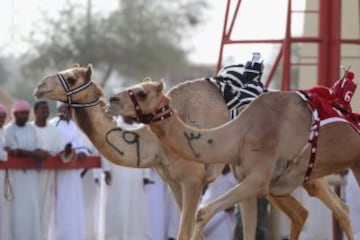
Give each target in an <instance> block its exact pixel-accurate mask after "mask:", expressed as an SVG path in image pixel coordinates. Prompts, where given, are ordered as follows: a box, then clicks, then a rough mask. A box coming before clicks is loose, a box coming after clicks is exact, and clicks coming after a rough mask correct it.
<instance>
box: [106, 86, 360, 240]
mask: <svg viewBox="0 0 360 240" xmlns="http://www.w3.org/2000/svg"><path fill="white" fill-rule="evenodd" d="M163 88H164V83H163V82H162V81H155V82H152V81H144V82H142V83H139V84H136V85H134V86H132V87H129V88H127V89H125V90H124V91H122V92H120V93H118V94H115V95H114V96H113V97H111V98H110V105H109V107H108V109H107V111H108V112H109V113H112V114H114V113H115V114H120V115H122V116H126V117H134V118H136V117H137V115H138V112H137V111H135V107H136V108H137V109H140V110H141V112H142V113H143V114H148V113H154V109H155V106H156V107H157V108H162V109H165V111H163V112H157V113H156V114H154V118H155V119H161V121H152V122H149V126H150V128H151V130H152V131H153V132H154V133H155V134H156V135H157V136H158V138H159V139H160V141H162V142H163V143H164V144H166V145H167V146H168V147H169V148H171V149H172V150H173V151H175V152H177V153H178V154H180V155H181V156H183V157H184V158H185V159H187V160H191V161H193V162H197V163H226V164H230V165H231V167H232V170H233V173H234V174H235V176H236V178H237V179H238V181H239V184H238V185H237V186H236V187H234V188H233V189H232V190H230V191H229V192H227V193H226V194H224V195H223V196H221V197H219V198H218V199H216V200H214V201H213V202H211V203H209V204H208V205H206V206H204V207H203V208H201V209H200V210H199V211H198V214H197V223H196V226H195V230H194V233H193V236H192V239H194V240H195V239H197V238H198V236H199V234H200V233H201V231H202V229H203V227H204V225H205V224H206V223H207V222H208V220H209V219H210V218H211V216H213V214H215V213H216V212H218V211H221V210H224V209H226V208H228V207H230V206H232V205H233V204H235V203H237V202H242V201H248V199H252V198H254V197H258V196H269V195H270V196H271V197H274V196H277V197H280V196H284V195H288V194H290V193H291V192H292V191H293V190H294V189H295V188H296V187H298V186H301V185H303V186H304V187H305V188H306V189H308V190H310V189H311V190H313V192H312V193H314V192H316V191H318V189H317V187H316V186H315V185H314V183H318V179H320V178H321V177H324V176H326V175H328V174H331V173H334V172H336V171H340V170H344V169H345V168H347V167H350V168H351V169H352V171H353V172H354V175H355V176H356V179H357V180H358V182H359V181H360V162H359V161H357V160H358V159H359V157H360V150H358V148H357V147H356V146H359V144H360V137H359V134H358V133H357V132H356V131H354V129H353V128H352V127H351V126H350V125H349V124H347V123H343V122H342V123H333V124H329V125H325V126H323V127H321V136H320V138H319V141H318V149H317V156H316V161H315V164H314V165H311V164H310V165H309V166H308V162H309V156H310V151H311V148H310V147H309V144H308V138H309V135H310V127H311V123H312V113H311V111H310V110H309V108H308V106H307V105H306V104H305V102H304V101H303V100H301V99H300V97H299V96H298V95H297V94H296V93H295V92H269V93H266V94H264V95H262V96H260V97H258V98H257V99H256V100H254V101H253V102H252V103H250V104H249V105H248V107H246V108H245V110H244V111H243V112H241V113H240V115H239V116H238V117H237V118H236V119H234V120H233V121H231V122H228V123H226V124H224V125H222V126H219V127H216V128H213V129H208V130H205V129H204V130H199V129H196V128H193V127H191V126H188V125H186V123H184V122H183V121H182V120H181V118H179V116H178V114H177V112H176V111H173V108H172V103H171V100H170V98H171V97H168V96H166V95H164V93H163ZM139 96H141V98H139ZM176 110H177V109H176ZM313 150H314V149H313ZM315 150H316V149H315ZM309 169H312V174H311V175H306V172H308V170H309ZM305 177H306V179H305V180H306V181H305V183H304V178H305ZM327 196H328V197H329V198H331V197H333V199H327V201H328V202H327V203H325V204H327V206H329V208H330V209H332V210H333V211H334V210H335V211H336V208H337V207H336V204H339V205H338V206H341V205H342V204H340V202H339V201H337V200H336V199H337V196H336V195H335V194H333V193H331V194H330V193H328V195H327ZM323 200H324V199H323ZM248 211H252V212H255V213H256V208H253V209H251V210H248ZM339 220H340V224H341V225H342V227H343V228H344V229H346V228H347V227H349V226H348V224H349V222H346V221H348V220H346V221H345V222H342V220H343V219H339ZM247 222H249V221H248V219H247ZM249 226H251V227H252V228H254V227H255V224H252V225H249ZM348 236H349V237H350V238H352V234H350V233H349V234H348ZM249 239H250V238H249Z"/></svg>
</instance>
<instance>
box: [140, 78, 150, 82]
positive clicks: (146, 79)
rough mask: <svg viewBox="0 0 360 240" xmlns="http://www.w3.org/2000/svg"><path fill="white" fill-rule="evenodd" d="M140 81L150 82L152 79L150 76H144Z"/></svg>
mask: <svg viewBox="0 0 360 240" xmlns="http://www.w3.org/2000/svg"><path fill="white" fill-rule="evenodd" d="M142 81H143V82H151V81H152V80H151V77H145V78H144V79H143V80H142Z"/></svg>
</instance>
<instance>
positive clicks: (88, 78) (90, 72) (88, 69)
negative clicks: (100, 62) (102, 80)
mask: <svg viewBox="0 0 360 240" xmlns="http://www.w3.org/2000/svg"><path fill="white" fill-rule="evenodd" d="M92 73H93V66H92V64H88V66H87V68H86V80H90V79H91V75H92Z"/></svg>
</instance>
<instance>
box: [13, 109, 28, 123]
mask: <svg viewBox="0 0 360 240" xmlns="http://www.w3.org/2000/svg"><path fill="white" fill-rule="evenodd" d="M14 116H15V123H16V125H18V126H20V127H22V126H24V125H25V123H26V122H27V121H28V120H29V111H19V112H15V113H14Z"/></svg>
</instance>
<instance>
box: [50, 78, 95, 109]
mask: <svg viewBox="0 0 360 240" xmlns="http://www.w3.org/2000/svg"><path fill="white" fill-rule="evenodd" d="M56 76H57V77H58V79H59V81H60V83H61V85H62V86H63V88H64V90H65V93H66V98H67V102H65V103H67V104H68V106H69V109H70V107H77V108H80V107H92V106H95V105H96V104H98V103H99V102H100V99H99V98H96V99H95V100H94V101H91V102H87V103H75V102H73V100H72V99H71V96H72V95H74V94H76V93H78V92H81V91H82V90H84V89H86V88H87V87H89V86H90V85H91V84H93V81H88V82H86V83H84V84H82V85H80V86H78V87H76V88H74V89H70V87H69V85H68V83H67V82H66V80H65V78H64V75H62V74H61V73H58V74H56Z"/></svg>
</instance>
